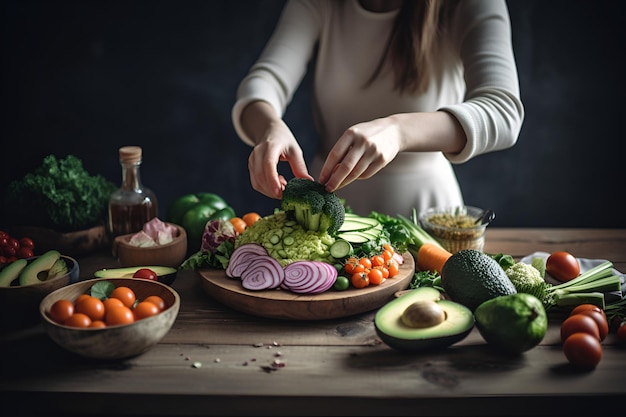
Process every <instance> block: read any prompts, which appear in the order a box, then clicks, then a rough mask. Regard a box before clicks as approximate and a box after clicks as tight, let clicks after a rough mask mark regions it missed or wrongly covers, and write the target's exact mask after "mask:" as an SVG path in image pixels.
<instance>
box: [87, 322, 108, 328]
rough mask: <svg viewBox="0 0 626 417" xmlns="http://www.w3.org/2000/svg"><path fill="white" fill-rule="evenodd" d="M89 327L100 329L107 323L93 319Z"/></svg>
mask: <svg viewBox="0 0 626 417" xmlns="http://www.w3.org/2000/svg"><path fill="white" fill-rule="evenodd" d="M89 327H90V328H92V329H102V328H104V327H107V325H106V323H105V322H103V321H102V320H93V321H92V322H91V324H90V325H89Z"/></svg>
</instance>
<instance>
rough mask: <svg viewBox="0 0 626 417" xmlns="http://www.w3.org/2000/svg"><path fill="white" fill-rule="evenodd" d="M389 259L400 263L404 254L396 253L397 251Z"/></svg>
mask: <svg viewBox="0 0 626 417" xmlns="http://www.w3.org/2000/svg"><path fill="white" fill-rule="evenodd" d="M391 259H393V260H394V261H396V262H397V263H398V265H402V264H403V263H404V256H402V254H401V253H398V252H394V253H393V256H392V257H391Z"/></svg>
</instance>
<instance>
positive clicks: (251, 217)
mask: <svg viewBox="0 0 626 417" xmlns="http://www.w3.org/2000/svg"><path fill="white" fill-rule="evenodd" d="M241 218H242V219H243V221H244V222H246V225H247V226H248V227H250V226H252V225H253V224H254V223H256V222H257V220H259V219H260V218H261V215H260V214H259V213H255V212H253V211H251V212H249V213H246V214H244V215H243V216H241Z"/></svg>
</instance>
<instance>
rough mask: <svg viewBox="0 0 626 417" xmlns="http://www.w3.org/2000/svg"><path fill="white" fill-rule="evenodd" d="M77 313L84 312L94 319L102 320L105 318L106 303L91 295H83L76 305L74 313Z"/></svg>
mask: <svg viewBox="0 0 626 417" xmlns="http://www.w3.org/2000/svg"><path fill="white" fill-rule="evenodd" d="M76 313H83V314H85V315H87V316H88V317H89V318H90V319H91V320H92V321H94V320H102V319H103V318H104V303H103V302H102V301H101V300H100V299H99V298H97V297H92V296H91V295H89V296H87V297H83V298H81V299H80V300H78V302H77V303H76V305H75V307H74V314H76Z"/></svg>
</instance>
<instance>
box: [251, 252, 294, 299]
mask: <svg viewBox="0 0 626 417" xmlns="http://www.w3.org/2000/svg"><path fill="white" fill-rule="evenodd" d="M284 279H285V270H284V269H283V267H282V265H281V264H280V263H279V262H278V261H277V260H276V259H274V258H273V257H271V256H269V255H256V257H255V258H254V259H253V260H252V261H251V262H249V263H248V266H247V268H246V269H245V270H244V271H243V273H242V274H241V285H242V286H243V287H244V288H245V289H248V290H268V289H273V288H278V287H279V286H280V284H281V283H282V282H283V280H284Z"/></svg>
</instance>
